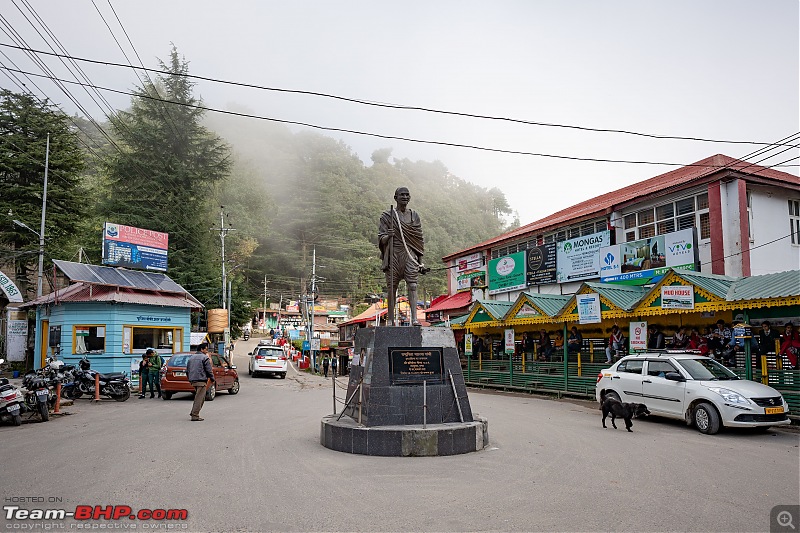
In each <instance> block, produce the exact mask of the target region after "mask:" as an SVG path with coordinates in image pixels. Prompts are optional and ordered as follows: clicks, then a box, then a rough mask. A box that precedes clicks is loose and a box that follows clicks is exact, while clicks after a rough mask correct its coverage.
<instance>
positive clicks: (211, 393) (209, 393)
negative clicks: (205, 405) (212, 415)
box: [206, 384, 217, 402]
mask: <svg viewBox="0 0 800 533" xmlns="http://www.w3.org/2000/svg"><path fill="white" fill-rule="evenodd" d="M216 397H217V386H216V384H212V385H211V386H210V387H209V388H208V390H206V401H207V402H213V401H214V398H216Z"/></svg>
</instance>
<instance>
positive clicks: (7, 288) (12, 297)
mask: <svg viewBox="0 0 800 533" xmlns="http://www.w3.org/2000/svg"><path fill="white" fill-rule="evenodd" d="M0 289H2V290H3V292H4V293H5V294H6V298H8V301H9V302H14V303H22V292H20V290H19V288H17V286H16V285H15V284H14V282H13V281H11V278H9V277H8V276H6V275H5V274H3V273H2V272H0Z"/></svg>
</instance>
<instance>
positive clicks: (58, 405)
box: [53, 383, 61, 415]
mask: <svg viewBox="0 0 800 533" xmlns="http://www.w3.org/2000/svg"><path fill="white" fill-rule="evenodd" d="M60 409H61V383H56V407H55V409H53V414H54V415H57V414H59V413H61V411H60Z"/></svg>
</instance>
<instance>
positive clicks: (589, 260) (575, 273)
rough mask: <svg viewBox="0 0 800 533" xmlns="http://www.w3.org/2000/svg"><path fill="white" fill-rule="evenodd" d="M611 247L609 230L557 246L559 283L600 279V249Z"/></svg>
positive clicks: (563, 242) (560, 243)
mask: <svg viewBox="0 0 800 533" xmlns="http://www.w3.org/2000/svg"><path fill="white" fill-rule="evenodd" d="M610 245H611V232H610V231H608V230H605V231H600V232H598V233H593V234H591V235H585V236H583V237H577V238H575V239H569V240H567V241H561V242H559V243H558V244H557V245H556V273H557V274H556V275H557V278H558V282H559V283H567V282H569V281H580V280H583V279H591V278H599V277H600V257H599V255H598V252H599V250H600V248H603V247H605V246H610Z"/></svg>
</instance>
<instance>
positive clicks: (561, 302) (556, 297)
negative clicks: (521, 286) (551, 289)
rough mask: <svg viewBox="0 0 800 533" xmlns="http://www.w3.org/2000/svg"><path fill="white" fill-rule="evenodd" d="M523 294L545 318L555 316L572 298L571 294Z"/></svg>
mask: <svg viewBox="0 0 800 533" xmlns="http://www.w3.org/2000/svg"><path fill="white" fill-rule="evenodd" d="M523 294H525V296H527V297H528V299H529V300H530V301H531V303H533V304H534V305H535V306H536V307H538V308H539V309H541V310H542V312H543V313H544V314H545V315H547V316H556V315H557V314H558V312H559V311H561V309H563V308H564V306H565V305H566V304H567V302H568V301H570V299H571V298H572V295H571V294H541V293H538V292H537V293H532V292H526V293H523Z"/></svg>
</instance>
